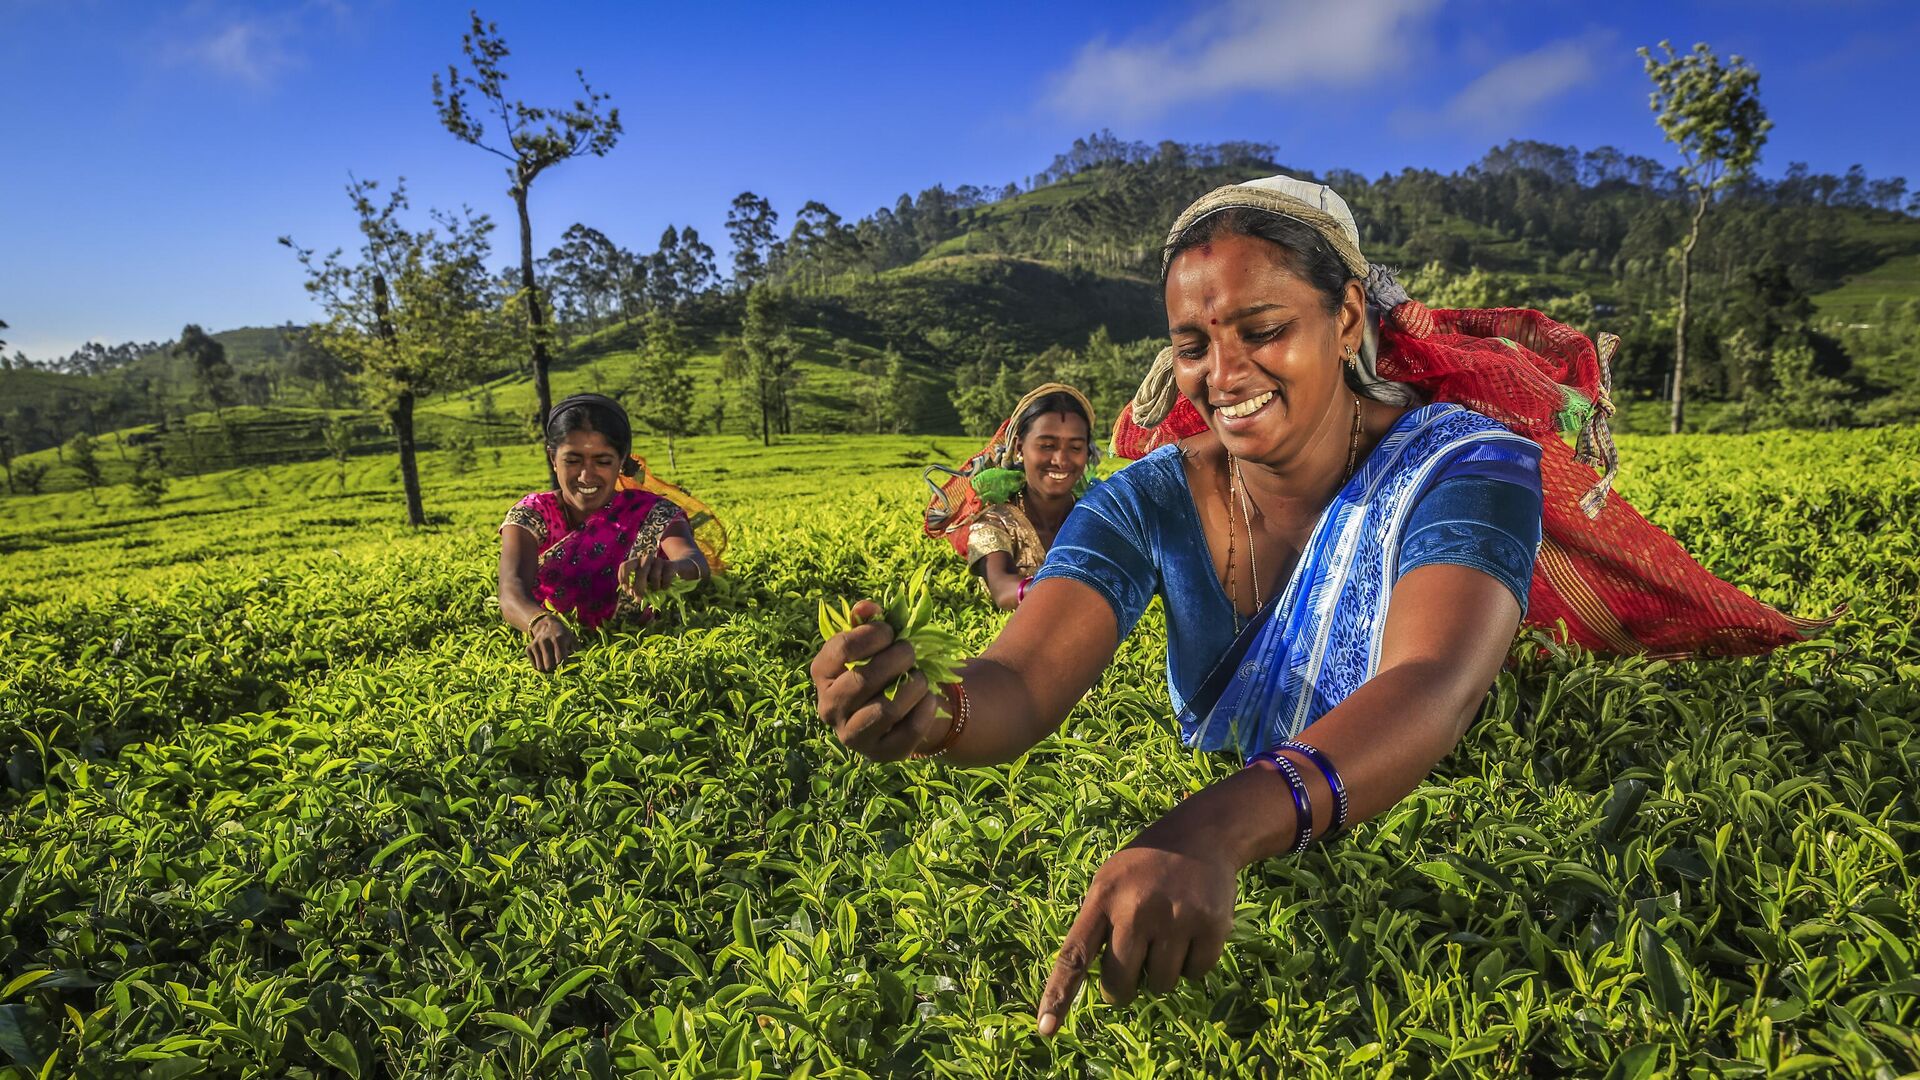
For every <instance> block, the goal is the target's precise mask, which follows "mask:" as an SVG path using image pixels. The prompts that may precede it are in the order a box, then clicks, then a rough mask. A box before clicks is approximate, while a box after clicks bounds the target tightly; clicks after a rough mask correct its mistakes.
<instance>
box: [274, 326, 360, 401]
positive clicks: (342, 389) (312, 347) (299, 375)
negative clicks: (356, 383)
mask: <svg viewBox="0 0 1920 1080" xmlns="http://www.w3.org/2000/svg"><path fill="white" fill-rule="evenodd" d="M288 352H289V354H290V356H291V360H290V362H289V364H288V370H289V371H291V372H292V374H293V377H294V378H296V379H300V380H303V381H305V382H306V383H307V384H309V386H311V387H312V393H313V399H314V401H315V402H317V403H318V404H320V405H321V406H322V407H324V408H328V409H337V408H339V407H340V406H341V404H342V403H343V402H345V401H346V399H347V396H348V394H349V393H350V391H351V389H352V374H353V373H352V372H350V371H348V370H347V366H346V365H345V364H343V363H341V362H340V358H339V357H337V356H335V355H333V354H332V353H330V352H328V351H327V350H325V349H323V348H321V347H320V346H319V345H318V344H316V343H315V342H314V340H313V334H312V333H310V332H309V331H307V330H304V329H303V330H300V331H299V332H297V333H294V334H292V335H289V338H288Z"/></svg>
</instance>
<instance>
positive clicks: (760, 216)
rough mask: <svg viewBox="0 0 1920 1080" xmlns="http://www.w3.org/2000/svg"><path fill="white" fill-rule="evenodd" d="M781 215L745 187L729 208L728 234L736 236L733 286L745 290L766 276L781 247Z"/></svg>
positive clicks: (734, 238)
mask: <svg viewBox="0 0 1920 1080" xmlns="http://www.w3.org/2000/svg"><path fill="white" fill-rule="evenodd" d="M779 227H780V215H779V214H778V213H777V212H775V211H774V209H773V204H772V203H770V202H768V201H767V200H766V199H763V198H761V197H760V196H758V195H755V194H754V193H753V192H751V191H743V192H741V193H740V194H738V195H735V196H734V197H733V207H732V209H730V210H728V211H727V236H728V237H729V238H731V239H732V240H733V287H734V289H736V290H737V291H740V292H745V291H747V290H748V289H751V288H753V287H754V286H755V285H758V284H760V282H762V281H764V280H766V277H767V273H768V271H769V270H770V269H771V267H772V263H773V259H774V252H775V249H777V248H778V247H779V244H780V238H779V234H778V233H777V232H776V231H775V230H776V229H778V228H779Z"/></svg>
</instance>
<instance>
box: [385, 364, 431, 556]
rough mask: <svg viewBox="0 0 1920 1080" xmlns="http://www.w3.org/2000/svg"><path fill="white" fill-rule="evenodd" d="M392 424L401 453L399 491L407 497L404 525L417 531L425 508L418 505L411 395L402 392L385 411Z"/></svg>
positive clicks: (418, 470) (418, 469)
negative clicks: (403, 492)
mask: <svg viewBox="0 0 1920 1080" xmlns="http://www.w3.org/2000/svg"><path fill="white" fill-rule="evenodd" d="M387 419H388V420H390V421H392V422H393V438H394V442H395V443H396V444H397V445H398V447H399V450H400V487H401V490H403V491H405V492H406V495H407V524H409V525H411V526H413V527H414V528H416V529H417V528H419V527H420V526H422V525H425V524H426V523H427V512H426V508H425V507H424V506H422V505H421V502H420V467H419V464H418V463H417V462H416V461H415V459H414V445H413V391H411V390H402V391H401V392H400V396H399V397H397V398H395V399H394V401H393V407H392V408H390V409H388V410H387Z"/></svg>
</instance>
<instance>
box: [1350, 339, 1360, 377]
mask: <svg viewBox="0 0 1920 1080" xmlns="http://www.w3.org/2000/svg"><path fill="white" fill-rule="evenodd" d="M1347 366H1348V367H1350V368H1353V369H1354V370H1355V371H1358V370H1360V351H1359V350H1358V349H1355V348H1354V347H1353V346H1351V345H1349V346H1347Z"/></svg>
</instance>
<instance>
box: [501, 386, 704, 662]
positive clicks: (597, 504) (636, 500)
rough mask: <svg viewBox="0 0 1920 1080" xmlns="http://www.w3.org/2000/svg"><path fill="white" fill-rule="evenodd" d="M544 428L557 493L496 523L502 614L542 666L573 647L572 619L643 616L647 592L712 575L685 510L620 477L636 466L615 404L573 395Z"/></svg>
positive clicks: (629, 434) (588, 624) (590, 623)
mask: <svg viewBox="0 0 1920 1080" xmlns="http://www.w3.org/2000/svg"><path fill="white" fill-rule="evenodd" d="M546 434H547V458H548V460H549V461H550V462H551V463H552V465H553V475H554V477H555V481H556V486H555V489H554V490H552V491H536V492H534V493H533V494H531V495H528V496H527V497H526V498H524V499H521V500H520V501H519V503H517V504H515V506H514V508H513V509H512V510H509V511H508V512H507V519H506V521H505V522H504V523H503V524H502V525H501V526H500V615H501V617H502V618H504V619H506V620H507V623H508V624H509V625H511V626H513V627H515V628H517V629H520V630H524V631H526V634H527V658H528V659H529V660H532V661H533V666H534V667H535V668H537V669H538V670H540V671H552V670H553V669H554V668H556V667H558V666H560V664H561V663H562V662H564V661H565V660H566V658H567V657H568V656H569V655H571V654H572V653H573V651H574V649H575V647H576V645H577V642H576V639H575V625H574V624H576V623H577V624H578V625H579V627H581V628H584V629H588V630H591V629H593V628H594V627H597V626H599V625H601V624H602V623H605V622H607V621H609V620H611V619H616V618H624V617H628V616H634V617H637V618H638V619H639V620H640V621H642V622H644V621H647V620H649V619H651V618H652V617H653V609H652V607H650V606H649V605H648V604H647V602H646V596H647V593H649V592H655V591H658V590H660V589H663V588H665V587H666V585H667V583H668V582H670V581H673V580H675V579H680V580H686V581H701V580H705V579H706V577H707V576H708V575H709V574H710V573H711V570H710V568H709V567H708V565H707V559H706V557H705V555H703V554H702V553H701V551H700V548H699V547H698V546H697V545H696V544H695V543H694V536H693V529H692V526H691V525H690V524H689V523H688V521H687V515H686V513H685V512H684V511H682V510H681V509H680V507H679V506H677V505H675V504H674V503H673V502H671V501H670V500H668V499H666V498H664V497H662V496H660V495H657V494H655V493H653V492H651V491H646V490H643V489H640V488H638V487H637V486H634V485H632V484H631V483H623V482H622V476H623V474H624V473H626V472H627V471H628V470H629V469H631V468H632V467H633V466H634V465H637V462H636V461H634V459H632V458H630V457H629V454H630V453H631V451H632V449H633V429H632V427H631V425H630V424H629V423H628V421H627V414H626V410H624V409H622V408H621V407H620V404H619V403H618V402H616V401H614V400H613V399H612V398H608V397H602V396H601V395H599V394H575V395H574V396H573V397H570V398H567V399H566V400H564V401H562V402H560V403H559V404H558V405H555V406H554V408H553V411H552V412H551V413H549V414H548V417H547V433H546Z"/></svg>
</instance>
